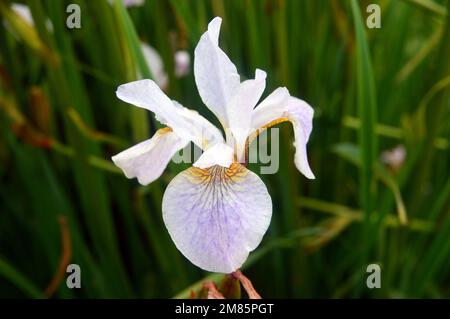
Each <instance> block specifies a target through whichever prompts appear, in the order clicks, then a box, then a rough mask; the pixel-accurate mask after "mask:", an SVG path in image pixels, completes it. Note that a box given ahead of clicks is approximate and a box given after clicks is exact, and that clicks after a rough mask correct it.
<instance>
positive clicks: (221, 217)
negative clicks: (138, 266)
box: [162, 162, 272, 273]
mask: <svg viewBox="0 0 450 319" xmlns="http://www.w3.org/2000/svg"><path fill="white" fill-rule="evenodd" d="M162 210H163V219H164V223H165V224H166V227H167V229H168V231H169V234H170V236H171V237H172V240H173V241H174V242H175V245H176V246H177V248H178V249H179V250H180V251H181V252H182V253H183V255H184V256H185V257H186V258H187V259H189V260H190V261H191V262H192V263H194V264H195V265H197V266H198V267H200V268H202V269H205V270H207V271H211V272H221V273H231V272H233V271H235V270H237V269H239V268H240V267H241V265H242V264H243V263H244V262H245V260H246V259H247V257H248V254H249V252H250V251H252V250H254V249H255V248H256V247H257V246H258V245H259V243H260V242H261V240H262V237H263V235H264V233H265V232H266V230H267V228H268V226H269V224H270V219H271V216H272V201H271V198H270V195H269V193H268V192H267V188H266V186H265V185H264V183H263V182H262V181H261V179H260V178H259V177H258V176H257V175H256V174H254V173H253V172H251V171H249V170H247V169H246V168H245V167H244V166H242V165H241V164H239V163H236V162H235V163H233V164H232V165H231V167H230V168H224V167H220V166H213V167H211V168H209V169H200V168H196V167H191V168H189V169H187V170H185V171H183V172H181V173H180V174H178V175H177V176H176V177H175V178H174V179H173V180H172V181H171V182H170V184H169V186H168V187H167V189H166V192H165V193H164V198H163V204H162Z"/></svg>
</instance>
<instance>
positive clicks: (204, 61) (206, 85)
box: [194, 18, 240, 127]
mask: <svg viewBox="0 0 450 319" xmlns="http://www.w3.org/2000/svg"><path fill="white" fill-rule="evenodd" d="M221 22H222V19H221V18H214V19H213V20H212V21H211V22H210V23H209V25H208V31H206V32H205V33H204V34H203V35H202V36H201V38H200V41H199V42H198V44H197V47H196V48H195V52H194V54H195V57H194V75H195V82H196V83H197V88H198V92H199V94H200V97H201V98H202V100H203V103H205V105H206V106H207V107H208V108H209V109H210V110H211V111H212V112H213V113H214V114H215V115H216V116H217V117H218V118H219V120H220V121H221V123H222V125H224V126H225V127H228V119H227V113H226V106H227V104H228V102H229V101H230V99H231V98H232V97H233V95H234V94H235V92H236V90H237V89H238V87H239V84H240V77H239V74H238V73H237V70H236V67H235V66H234V64H233V63H232V62H231V61H230V59H229V58H228V56H227V55H226V54H225V52H223V51H222V50H221V49H220V48H219V32H220V24H221Z"/></svg>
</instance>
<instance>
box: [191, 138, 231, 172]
mask: <svg viewBox="0 0 450 319" xmlns="http://www.w3.org/2000/svg"><path fill="white" fill-rule="evenodd" d="M233 158H234V151H233V149H232V148H231V147H230V146H228V145H226V144H224V143H217V144H216V145H214V146H212V147H210V148H209V149H207V150H206V151H205V152H204V153H203V154H202V155H201V156H200V157H199V159H198V160H197V161H196V162H195V163H194V164H193V165H194V166H195V167H198V168H208V167H211V166H214V165H219V166H222V167H226V168H228V167H230V165H231V164H232V163H233Z"/></svg>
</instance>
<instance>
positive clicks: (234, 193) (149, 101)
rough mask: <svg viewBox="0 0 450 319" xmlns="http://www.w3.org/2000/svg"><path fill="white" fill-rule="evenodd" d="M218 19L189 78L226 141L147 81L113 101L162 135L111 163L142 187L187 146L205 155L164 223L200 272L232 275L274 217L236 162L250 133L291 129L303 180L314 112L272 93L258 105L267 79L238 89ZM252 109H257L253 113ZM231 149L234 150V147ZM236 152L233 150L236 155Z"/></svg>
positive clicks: (173, 193)
mask: <svg viewBox="0 0 450 319" xmlns="http://www.w3.org/2000/svg"><path fill="white" fill-rule="evenodd" d="M220 25H221V19H220V18H215V19H214V20H212V21H211V22H210V24H209V25H208V31H207V32H205V33H204V34H203V35H202V37H201V38H200V41H199V43H198V45H197V47H196V49H195V59H194V75H195V80H196V84H197V87H198V91H199V93H200V96H201V98H202V100H203V102H204V103H205V104H206V106H207V107H208V108H209V109H210V110H211V111H212V112H213V113H214V114H215V115H216V116H217V117H218V118H219V120H220V122H221V123H222V125H223V127H224V129H225V130H226V131H227V132H230V133H231V134H227V137H228V140H227V141H225V140H224V138H223V135H222V134H221V132H220V130H219V129H218V128H216V127H215V126H214V125H212V124H211V123H210V122H208V121H207V120H206V119H205V118H204V117H202V116H201V115H200V114H198V113H197V112H195V111H192V110H189V109H187V108H185V107H183V106H181V105H180V104H179V103H177V102H175V101H173V100H170V99H169V98H168V97H167V96H166V95H165V94H164V93H163V92H162V91H161V89H160V88H159V87H158V86H157V85H156V84H155V82H153V81H151V80H140V81H136V82H131V83H127V84H124V85H121V86H119V88H118V89H117V92H116V94H117V96H118V97H119V98H120V99H121V100H123V101H125V102H127V103H130V104H134V105H136V106H138V107H142V108H145V109H147V110H149V111H152V112H154V113H155V115H156V118H157V119H158V120H159V121H160V122H161V123H162V124H164V125H166V126H167V127H166V128H163V129H160V130H158V131H157V132H156V134H155V135H154V136H153V137H152V138H151V139H149V140H147V141H144V142H142V143H140V144H137V145H135V146H133V147H131V148H129V149H127V150H125V151H123V152H121V153H120V154H118V155H116V156H113V157H112V160H113V161H114V163H115V164H116V165H117V166H118V167H120V168H121V169H122V170H123V171H124V173H125V175H126V176H127V177H128V178H133V177H137V179H138V181H139V182H140V183H141V184H143V185H146V184H149V183H151V182H152V181H154V180H155V179H157V178H158V177H159V176H160V175H161V174H162V173H163V171H164V169H165V168H166V166H167V164H168V163H169V161H170V159H171V158H172V156H173V155H174V154H175V153H176V152H177V151H179V150H181V149H182V148H184V147H185V146H186V145H187V144H188V143H190V142H191V141H192V142H193V143H195V144H196V145H197V146H198V147H200V148H202V149H203V151H204V152H203V154H202V155H201V156H200V157H199V159H198V160H197V161H196V162H195V163H194V164H193V167H191V168H189V169H187V170H185V171H183V172H181V173H180V174H178V175H177V176H176V177H175V178H174V179H173V180H172V181H171V182H170V184H169V185H168V187H167V189H166V191H165V193H164V198H163V203H162V211H163V219H164V223H165V225H166V227H167V229H168V231H169V234H170V236H171V237H172V240H173V241H174V242H175V245H176V246H177V248H178V249H179V250H180V251H181V252H182V253H183V255H184V256H186V257H187V258H188V259H189V260H190V261H191V262H192V263H194V264H195V265H197V266H198V267H200V268H202V269H205V270H208V271H212V272H222V273H230V272H233V271H235V270H237V269H238V268H239V267H241V265H242V264H243V263H244V262H245V260H246V259H247V257H248V254H249V252H250V251H252V250H254V249H255V248H256V247H257V246H258V245H259V243H260V242H261V240H262V238H263V235H264V233H265V232H266V230H267V228H268V226H269V224H270V219H271V216H272V201H271V198H270V195H269V193H268V191H267V188H266V186H265V185H264V183H263V182H262V180H261V179H260V178H259V177H258V176H257V175H256V174H255V173H253V172H251V171H249V170H248V169H247V168H245V167H244V166H243V165H241V164H240V163H239V159H240V160H241V161H242V160H243V159H244V157H245V156H243V155H242V154H243V150H245V147H246V141H247V137H248V135H249V134H251V133H254V132H255V131H254V130H253V129H252V128H256V129H258V128H267V127H270V126H272V125H274V124H276V123H279V122H280V121H284V120H289V121H291V122H292V124H293V127H294V134H295V146H296V154H295V164H296V166H297V168H298V169H299V170H300V172H302V173H303V174H304V175H305V176H306V177H308V178H311V179H312V178H314V175H313V173H312V172H311V169H310V168H309V165H308V160H307V156H306V143H307V142H308V139H309V135H310V133H311V130H312V118H313V109H312V108H311V107H310V106H309V105H308V104H307V103H306V102H304V101H302V100H300V99H297V98H295V97H291V96H290V95H289V92H288V90H287V89H286V88H278V89H276V90H275V91H274V92H273V93H272V94H270V95H269V96H268V97H267V98H265V99H264V100H263V101H262V102H261V103H259V105H258V106H256V105H257V103H258V100H259V99H260V97H261V95H262V93H263V91H264V88H265V79H266V73H265V72H264V71H261V70H256V74H255V79H250V80H247V81H244V82H240V76H239V74H238V73H237V70H236V67H235V66H234V64H233V63H232V62H231V61H230V59H229V58H228V56H227V55H226V54H225V53H224V52H223V51H222V50H221V49H220V48H219V45H218V39H219V31H220ZM255 106H256V107H255ZM232 146H236V148H234V147H232ZM235 150H236V151H235Z"/></svg>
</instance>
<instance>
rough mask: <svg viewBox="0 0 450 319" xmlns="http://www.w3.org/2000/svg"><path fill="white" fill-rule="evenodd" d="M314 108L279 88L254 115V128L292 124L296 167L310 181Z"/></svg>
mask: <svg viewBox="0 0 450 319" xmlns="http://www.w3.org/2000/svg"><path fill="white" fill-rule="evenodd" d="M313 116H314V110H313V108H312V107H311V106H310V105H309V104H308V103H306V102H305V101H303V100H300V99H298V98H296V97H292V96H290V95H289V92H288V90H287V89H286V88H278V89H276V90H275V91H274V92H273V93H272V94H270V95H269V96H268V97H267V98H266V99H264V101H262V102H261V104H259V105H258V106H257V107H256V108H255V109H254V110H253V115H252V128H253V129H259V128H266V127H270V126H272V125H275V124H277V123H278V122H280V121H283V120H289V121H291V122H292V125H293V128H294V137H295V142H294V145H295V148H296V152H295V159H294V161H295V165H296V167H297V169H298V170H299V171H300V172H301V173H302V174H303V175H305V176H306V177H307V178H309V179H314V178H315V177H314V174H313V172H312V171H311V168H310V167H309V163H308V157H307V151H306V144H307V143H308V140H309V136H310V134H311V130H312V120H313Z"/></svg>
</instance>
